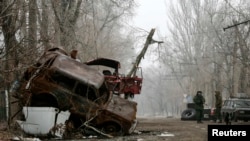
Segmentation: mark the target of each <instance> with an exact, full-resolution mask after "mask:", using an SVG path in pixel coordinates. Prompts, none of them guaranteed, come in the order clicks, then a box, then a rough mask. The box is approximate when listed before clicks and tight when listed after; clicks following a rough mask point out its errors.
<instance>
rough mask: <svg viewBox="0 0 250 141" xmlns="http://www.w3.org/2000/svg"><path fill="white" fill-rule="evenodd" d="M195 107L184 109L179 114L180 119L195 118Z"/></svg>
mask: <svg viewBox="0 0 250 141" xmlns="http://www.w3.org/2000/svg"><path fill="white" fill-rule="evenodd" d="M195 115H196V111H195V109H191V108H190V109H186V110H184V111H183V112H182V114H181V120H195V119H196V116H195Z"/></svg>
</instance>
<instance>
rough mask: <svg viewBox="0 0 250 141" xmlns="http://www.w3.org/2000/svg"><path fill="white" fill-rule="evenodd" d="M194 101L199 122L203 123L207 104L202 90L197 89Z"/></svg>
mask: <svg viewBox="0 0 250 141" xmlns="http://www.w3.org/2000/svg"><path fill="white" fill-rule="evenodd" d="M193 101H194V103H195V110H196V119H197V123H202V119H203V115H204V114H203V112H204V104H205V98H204V97H203V96H202V91H197V93H196V95H195V96H194V98H193Z"/></svg>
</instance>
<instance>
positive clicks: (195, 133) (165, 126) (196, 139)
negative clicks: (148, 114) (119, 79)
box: [0, 118, 250, 141]
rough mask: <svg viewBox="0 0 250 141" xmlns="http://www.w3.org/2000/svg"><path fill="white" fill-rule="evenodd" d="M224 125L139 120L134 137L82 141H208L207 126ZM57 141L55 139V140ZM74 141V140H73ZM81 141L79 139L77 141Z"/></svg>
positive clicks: (0, 135) (1, 136) (0, 136)
mask: <svg viewBox="0 0 250 141" xmlns="http://www.w3.org/2000/svg"><path fill="white" fill-rule="evenodd" d="M215 124H224V123H213V122H212V121H204V123H203V124H197V123H196V121H182V120H180V119H179V118H138V125H137V127H136V130H135V131H134V133H133V134H132V135H129V136H121V137H114V138H111V139H98V138H95V137H86V138H84V139H80V140H88V141H89V140H91V141H96V140H100V141H207V126H208V125H215ZM234 124H235V125H236V124H246V125H250V122H237V123H232V125H234ZM13 137H15V133H12V132H10V131H9V132H8V131H0V140H8V139H11V138H13ZM53 140H55V139H53ZM71 141H74V140H71ZM77 141H79V139H77Z"/></svg>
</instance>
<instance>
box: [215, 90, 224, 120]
mask: <svg viewBox="0 0 250 141" xmlns="http://www.w3.org/2000/svg"><path fill="white" fill-rule="evenodd" d="M221 107H222V97H221V93H220V91H215V108H216V110H215V115H216V120H219V122H220V123H221V122H222V117H221ZM216 120H215V121H216Z"/></svg>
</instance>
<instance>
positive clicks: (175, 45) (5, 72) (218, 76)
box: [0, 0, 250, 117]
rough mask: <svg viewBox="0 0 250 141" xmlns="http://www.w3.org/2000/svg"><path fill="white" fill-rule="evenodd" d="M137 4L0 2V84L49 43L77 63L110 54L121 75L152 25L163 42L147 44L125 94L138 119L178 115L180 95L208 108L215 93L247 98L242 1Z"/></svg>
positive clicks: (117, 0) (248, 9)
mask: <svg viewBox="0 0 250 141" xmlns="http://www.w3.org/2000/svg"><path fill="white" fill-rule="evenodd" d="M140 2H142V0H135V1H134V0H126V1H123V0H71V1H69V0H61V1H58V0H18V1H14V0H10V1H3V2H1V3H0V62H1V66H0V82H1V86H0V89H1V90H8V91H9V90H10V88H11V85H12V84H13V82H15V80H19V79H20V77H21V74H22V73H23V72H24V70H25V69H26V68H27V67H28V66H29V65H31V64H33V63H35V62H36V60H37V58H39V56H41V55H42V53H43V52H44V50H46V49H48V48H51V47H53V46H60V47H62V48H64V49H65V50H66V51H70V50H72V49H77V50H78V56H77V57H78V59H79V60H81V61H82V62H85V61H88V60H91V59H94V58H97V57H107V58H112V59H116V60H118V61H120V62H121V70H120V73H123V74H127V73H128V72H129V70H130V69H131V68H132V65H133V62H134V61H135V59H136V56H137V55H138V54H139V52H140V51H141V50H142V48H143V46H144V43H145V41H146V37H147V35H148V33H149V31H150V30H151V29H152V28H156V33H155V35H154V37H153V39H154V40H157V41H163V42H164V43H162V44H158V43H152V44H150V46H149V48H148V50H147V52H146V54H145V56H144V58H143V60H142V62H141V64H140V66H139V67H141V68H142V74H143V86H142V92H141V94H140V95H136V96H135V98H134V99H132V100H134V101H136V102H137V103H138V112H137V114H138V116H175V117H179V116H180V113H181V111H183V110H184V109H185V108H186V103H185V96H187V95H190V96H193V95H195V93H196V91H198V90H201V91H203V93H204V96H205V98H206V104H207V106H208V107H213V106H214V91H215V90H219V91H221V92H222V95H223V99H227V98H229V97H231V96H239V94H244V95H248V96H249V91H250V84H249V83H250V79H249V64H250V63H249V41H250V40H249V33H250V30H249V29H250V28H249V27H250V26H249V22H248V21H249V19H250V2H249V1H247V0H240V1H234V0H200V1H190V0H176V1H174V3H173V2H172V0H159V1H154V3H155V4H150V5H151V7H150V8H146V9H147V10H146V11H147V13H146V14H141V13H137V12H138V11H137V10H138V9H140V4H141V5H142V3H140ZM159 5H160V6H159ZM160 9H163V11H162V10H160ZM144 11H145V9H144ZM153 11H160V12H159V13H157V12H153ZM140 14H141V15H140ZM138 16H139V17H138ZM142 17H143V18H142ZM154 17H155V18H154ZM135 18H138V19H140V18H141V20H138V19H137V22H136V20H135ZM159 18H162V19H161V20H159ZM145 19H147V20H145ZM144 20H145V21H144ZM138 21H140V22H138ZM242 22H243V23H244V24H241V23H242ZM140 23H144V24H143V25H142V24H140ZM157 23H159V24H157ZM138 76H140V75H138Z"/></svg>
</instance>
